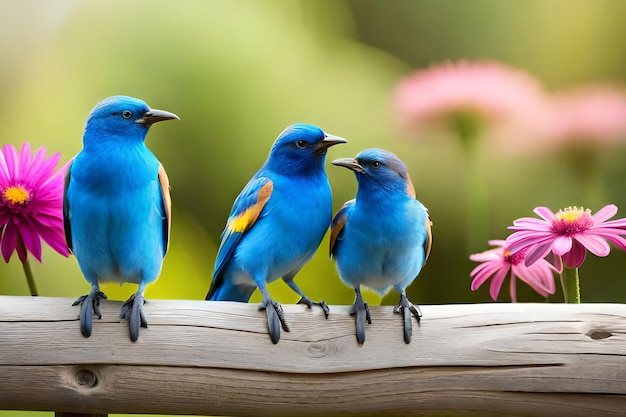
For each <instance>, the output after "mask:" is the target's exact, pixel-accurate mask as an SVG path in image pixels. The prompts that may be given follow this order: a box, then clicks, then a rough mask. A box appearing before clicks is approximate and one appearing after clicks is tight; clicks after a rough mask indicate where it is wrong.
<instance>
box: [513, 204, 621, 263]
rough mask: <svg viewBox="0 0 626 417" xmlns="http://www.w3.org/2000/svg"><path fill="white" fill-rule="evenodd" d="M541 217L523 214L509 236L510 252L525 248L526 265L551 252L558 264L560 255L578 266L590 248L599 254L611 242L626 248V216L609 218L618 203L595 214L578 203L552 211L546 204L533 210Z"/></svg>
mask: <svg viewBox="0 0 626 417" xmlns="http://www.w3.org/2000/svg"><path fill="white" fill-rule="evenodd" d="M534 212H535V213H537V214H538V215H539V216H540V217H541V218H542V219H543V220H542V219H536V218H532V217H524V218H521V219H518V220H515V221H514V222H513V226H510V227H509V229H510V230H515V233H513V234H512V235H511V236H509V237H508V238H507V240H506V241H507V244H508V246H509V248H510V251H511V253H513V254H514V253H517V252H521V251H524V252H525V253H526V261H525V263H526V265H532V264H533V263H534V262H536V261H538V260H540V259H542V258H544V257H545V256H546V255H548V254H549V253H550V252H552V253H554V255H556V256H555V262H556V265H555V267H556V268H557V269H558V270H559V272H560V271H561V269H562V264H561V259H562V261H563V263H565V266H567V267H568V268H578V267H579V266H580V265H581V264H582V263H583V261H584V260H585V257H586V255H587V251H589V252H591V253H593V254H594V255H596V256H607V255H608V254H609V252H610V250H611V248H610V247H609V243H608V242H607V241H611V242H613V243H615V244H616V245H617V246H618V247H620V248H621V249H622V250H626V239H624V237H623V236H626V219H618V220H612V221H607V220H609V219H610V218H611V217H613V216H615V214H616V213H617V206H615V205H613V204H610V205H608V206H606V207H604V208H602V209H601V210H600V211H598V212H597V213H596V214H594V215H591V211H590V210H584V209H583V208H578V207H567V208H565V209H563V210H559V211H558V212H556V213H553V212H552V210H550V209H549V208H547V207H537V208H535V210H534Z"/></svg>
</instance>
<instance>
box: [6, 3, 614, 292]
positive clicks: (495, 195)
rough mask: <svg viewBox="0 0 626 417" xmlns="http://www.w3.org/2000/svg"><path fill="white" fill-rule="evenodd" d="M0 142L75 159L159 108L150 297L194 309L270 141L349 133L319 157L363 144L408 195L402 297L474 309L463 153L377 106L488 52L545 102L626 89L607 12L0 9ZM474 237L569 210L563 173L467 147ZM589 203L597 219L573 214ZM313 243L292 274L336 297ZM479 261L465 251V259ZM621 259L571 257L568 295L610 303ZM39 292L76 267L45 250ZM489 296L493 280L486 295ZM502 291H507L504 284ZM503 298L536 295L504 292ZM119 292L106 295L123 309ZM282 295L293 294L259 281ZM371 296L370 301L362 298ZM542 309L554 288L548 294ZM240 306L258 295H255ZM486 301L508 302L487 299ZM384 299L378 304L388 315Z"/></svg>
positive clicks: (63, 283)
mask: <svg viewBox="0 0 626 417" xmlns="http://www.w3.org/2000/svg"><path fill="white" fill-rule="evenodd" d="M0 5H1V8H2V13H0V16H1V17H0V35H1V36H0V54H1V56H2V65H1V66H0V89H1V91H2V94H1V95H0V136H1V137H2V141H3V143H12V144H15V145H16V146H17V145H19V144H21V143H22V142H23V141H29V142H31V143H32V144H33V146H46V147H47V148H48V150H49V152H61V153H62V155H63V157H62V161H63V162H65V161H66V160H68V159H69V158H71V157H72V156H73V155H74V154H76V153H77V152H78V151H79V150H80V148H81V137H82V129H83V127H84V123H85V119H86V117H87V114H88V113H89V111H90V109H91V108H92V107H93V106H94V105H95V104H96V102H98V101H99V100H101V99H102V98H105V97H107V96H110V95H113V94H127V95H132V96H136V97H140V98H142V99H144V100H145V101H146V102H148V104H149V105H150V106H153V107H155V108H161V109H165V110H169V111H172V112H175V113H177V114H178V115H179V116H181V121H180V122H175V123H166V124H163V125H158V126H156V127H155V128H154V129H152V131H151V133H150V135H149V136H148V139H147V143H148V146H149V147H150V148H151V149H152V150H153V151H154V153H155V154H156V155H157V156H158V157H159V158H160V160H161V161H162V162H163V164H164V165H165V167H166V168H167V170H168V173H169V176H170V180H171V183H172V198H173V202H174V222H173V231H172V239H171V249H170V252H169V253H168V256H167V258H166V261H165V264H164V268H163V273H162V276H161V277H160V279H159V280H158V281H157V282H156V283H155V284H153V285H151V286H150V287H149V288H148V291H147V297H149V298H184V299H202V298H203V297H204V295H205V293H206V290H207V289H208V287H209V285H210V274H211V271H212V267H213V261H214V257H215V251H216V247H217V245H218V243H219V234H220V232H221V230H222V228H223V226H224V224H225V220H226V218H227V216H228V213H229V210H230V207H231V204H232V202H233V200H234V198H235V197H236V196H237V194H238V193H239V191H240V190H241V188H242V187H243V185H244V184H245V183H246V182H247V180H248V179H249V178H250V177H251V176H252V175H253V174H254V172H255V171H256V170H257V169H258V168H259V167H260V165H261V164H262V163H263V161H264V160H265V158H266V156H267V152H268V150H269V148H270V146H271V144H272V142H273V140H274V139H275V137H276V136H277V135H278V133H280V132H281V131H282V129H283V128H284V127H285V126H287V125H289V124H291V123H294V122H308V123H312V124H317V125H319V126H321V127H322V128H324V129H325V130H326V131H328V132H331V133H334V134H336V135H340V136H343V137H345V138H347V139H348V140H349V143H348V144H347V145H342V146H338V147H334V148H332V149H331V150H330V152H329V156H328V160H332V159H335V158H338V157H344V156H353V155H355V154H356V153H358V152H359V151H360V150H362V149H365V148H367V147H372V146H377V147H383V148H387V149H390V150H392V151H394V152H395V153H397V154H398V155H399V156H400V157H401V158H402V159H403V160H405V161H406V162H407V164H408V166H409V170H410V172H411V175H412V178H413V182H414V183H415V186H416V189H417V194H418V198H419V199H420V200H421V201H422V202H423V203H424V204H425V205H426V206H427V207H428V208H429V210H430V213H431V217H432V220H433V222H434V228H433V230H434V246H433V252H432V256H431V258H430V260H429V262H428V264H427V266H426V267H425V269H424V271H423V272H422V274H421V276H420V278H419V279H418V280H416V282H415V283H414V284H413V285H412V286H411V287H410V289H409V292H410V297H411V298H412V300H414V301H415V302H417V303H420V304H442V303H459V302H485V301H489V300H490V299H489V296H488V293H487V288H486V287H484V288H481V289H480V290H479V291H477V292H475V293H473V292H471V291H470V289H469V283H470V278H469V271H470V270H471V269H472V267H473V266H474V264H473V263H472V262H470V261H469V260H468V255H469V252H468V248H467V246H466V245H465V242H464V235H465V232H464V230H465V226H466V225H465V219H466V216H465V198H464V197H465V196H464V187H463V183H464V181H465V170H464V164H465V160H464V158H463V153H462V150H461V148H460V146H458V145H459V144H458V143H457V142H455V140H454V139H453V138H452V139H451V138H449V137H446V136H445V135H438V136H432V137H424V136H422V137H406V135H405V137H401V135H400V134H399V133H398V129H396V127H395V125H394V123H393V114H392V111H391V106H390V96H391V93H392V91H393V89H394V87H395V85H396V83H397V82H398V80H399V79H401V78H402V77H403V76H406V75H407V74H409V73H410V72H411V71H412V70H415V69H417V68H426V67H428V66H430V65H432V64H434V63H439V62H443V61H446V60H455V59H494V60H499V61H502V62H504V63H507V64H508V65H511V66H514V67H519V68H522V69H525V70H527V71H529V72H530V73H532V74H533V75H535V76H536V77H537V78H538V79H539V80H541V81H542V82H543V83H544V85H545V86H546V88H547V89H548V90H558V89H564V88H568V87H573V86H576V85H579V84H584V83H591V82H598V81H611V82H618V83H619V82H623V81H625V80H624V78H625V77H626V55H624V54H622V53H621V52H620V51H623V50H626V37H624V36H621V31H622V24H623V22H622V20H621V17H622V16H624V15H625V13H626V3H624V2H622V1H620V0H574V1H569V0H529V1H525V2H516V3H510V2H500V1H497V0H477V1H472V2H462V1H453V0H432V1H408V0H407V1H400V0H392V1H385V2H381V1H376V0H354V1H341V0H302V1H291V0H289V1H288V0H285V1H281V0H273V1H253V0H250V1H246V0H241V1H230V0H228V1H226V0H223V1H218V0H213V1H179V2H175V3H174V2H164V1H163V2H162V1H152V2H149V3H143V2H142V3H134V2H131V3H128V2H117V1H107V2H95V1H68V0H66V1H56V2H53V3H52V2H41V1H36V0H27V1H20V2H13V1H0ZM484 152H485V155H484V158H483V160H484V161H485V163H484V166H483V169H484V172H485V174H486V176H487V178H488V183H489V206H490V210H491V212H490V225H489V227H490V230H489V236H491V238H504V237H506V236H507V234H508V232H507V230H506V226H508V225H510V224H511V222H512V221H513V220H514V219H516V218H518V217H521V216H528V215H532V212H531V211H532V209H533V208H534V207H535V206H538V205H547V206H549V207H551V208H552V209H554V210H556V209H558V208H561V207H565V206H569V205H585V203H586V202H585V200H584V196H583V195H582V193H581V191H580V189H579V188H578V185H577V184H576V182H575V181H573V180H572V177H571V173H570V172H569V171H568V170H567V169H566V167H565V166H564V164H563V162H562V161H560V160H558V159H554V158H552V157H549V156H540V155H532V156H522V155H516V154H512V153H511V154H506V153H502V152H500V151H499V150H497V149H491V148H489V147H485V149H484ZM625 155H626V154H625V153H624V150H623V149H621V148H619V149H616V150H615V149H614V150H612V151H611V152H607V155H605V156H604V157H603V160H602V164H601V166H602V170H601V171H602V172H601V176H602V177H601V178H602V181H603V183H604V185H605V188H606V190H607V192H606V195H605V199H606V201H601V202H599V203H601V205H604V204H607V203H610V202H612V203H615V204H617V205H618V206H622V205H623V204H622V203H623V202H624V200H625V199H626V195H625V193H624V189H625V187H626V185H625V184H624V181H623V178H624V174H625V172H624V171H625V168H624V165H623V164H622V163H621V162H622V161H623V159H624V156H625ZM327 172H328V176H329V178H330V182H331V185H332V187H333V190H334V199H335V203H334V209H335V210H336V209H337V208H339V207H340V206H341V204H342V203H343V202H344V201H346V200H348V199H350V198H352V197H353V196H354V193H355V189H356V181H355V179H354V176H353V175H352V174H351V173H350V172H349V171H347V170H344V169H339V168H337V167H334V166H332V165H330V164H328V163H327ZM590 208H591V209H593V210H594V211H595V210H598V209H599V208H600V206H599V207H590ZM327 245H328V242H327V240H325V241H324V242H323V244H322V247H321V248H320V250H319V251H318V253H317V255H316V256H315V258H314V259H313V260H312V262H311V263H310V264H309V265H307V266H306V267H305V268H304V269H303V270H302V272H301V273H300V274H299V276H298V277H297V281H298V283H299V285H300V286H301V287H302V288H303V290H304V291H305V292H306V293H307V294H309V295H310V296H311V297H312V298H314V299H321V298H323V299H325V300H326V301H327V302H329V303H330V304H337V303H341V304H349V303H351V302H352V301H353V291H352V290H351V289H349V288H347V287H345V286H344V285H343V284H342V283H341V282H340V281H339V279H338V277H337V274H336V272H335V269H334V266H333V264H332V263H331V262H330V260H329V258H328V256H327V249H326V248H327ZM486 248H487V244H486V242H485V246H484V247H481V248H474V251H481V250H483V249H486ZM625 260H626V257H625V256H624V254H623V253H620V252H618V251H614V252H613V253H611V255H610V256H609V257H608V258H605V259H596V258H594V257H593V256H590V257H589V258H588V260H587V261H586V262H585V264H584V265H583V267H582V269H581V276H582V291H583V300H584V301H622V300H624V296H622V293H623V291H621V290H622V289H624V288H625V287H626V284H624V283H623V281H622V275H623V274H622V273H621V272H620V271H621V269H622V267H623V265H624V261H625ZM33 267H34V270H35V274H36V277H37V282H38V285H39V287H40V292H41V293H42V295H48V296H65V297H76V296H79V295H81V294H84V293H85V292H87V290H88V285H87V283H86V282H85V281H84V280H83V278H82V276H81V274H80V271H79V269H78V266H77V264H76V261H75V259H73V258H71V257H70V258H69V259H64V258H62V257H60V256H58V255H57V254H56V253H54V252H52V251H50V250H47V251H46V252H45V253H44V263H43V264H36V263H35V264H34V265H33ZM505 285H506V284H505ZM505 288H506V286H505ZM518 289H519V293H520V294H519V299H520V300H521V301H538V300H540V299H539V298H538V296H536V295H535V294H534V293H532V291H530V290H529V289H528V288H527V287H526V286H525V285H523V284H520V285H519V286H518ZM134 290H135V288H134V286H132V285H125V286H123V287H119V286H118V285H108V286H107V287H105V291H106V292H107V293H108V294H109V297H110V298H113V299H125V298H126V297H128V296H129V295H130V294H131V293H132V292H133V291H134ZM271 291H272V293H273V294H274V295H275V296H276V298H278V299H279V300H281V301H282V302H287V303H289V302H295V301H296V300H297V296H296V295H295V294H293V293H291V292H290V291H289V290H288V289H287V288H286V286H285V285H284V284H282V282H277V283H276V284H274V285H273V286H272V289H271ZM27 292H28V289H27V286H26V283H25V280H24V279H23V276H22V271H21V265H20V264H19V262H18V261H17V259H16V257H15V256H14V259H12V261H11V262H10V263H9V265H8V266H7V265H5V266H3V267H2V268H0V293H2V294H16V295H19V294H27ZM367 298H368V299H369V301H370V302H372V303H378V302H379V301H381V300H380V297H378V296H376V295H375V294H373V293H368V294H367ZM552 298H553V300H552V301H559V300H560V295H559V292H558V291H557V294H556V295H555V296H553V297H552ZM255 300H258V295H257V297H256V298H255ZM500 300H502V301H508V291H506V290H504V291H503V292H502V294H501V296H500ZM396 301H397V294H395V293H392V294H389V295H388V296H387V297H385V298H384V299H383V300H382V302H383V303H386V304H391V303H395V302H396Z"/></svg>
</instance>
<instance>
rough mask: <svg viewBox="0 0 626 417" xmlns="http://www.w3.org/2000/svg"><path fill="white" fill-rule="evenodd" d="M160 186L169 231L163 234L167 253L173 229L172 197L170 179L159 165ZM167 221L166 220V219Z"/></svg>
mask: <svg viewBox="0 0 626 417" xmlns="http://www.w3.org/2000/svg"><path fill="white" fill-rule="evenodd" d="M158 177H159V184H161V195H162V196H163V202H164V203H165V216H166V217H167V231H166V232H164V233H163V236H164V238H165V239H166V240H165V251H167V248H168V247H169V244H170V229H171V228H172V197H171V196H170V179H169V178H168V177H167V173H166V172H165V168H163V165H161V164H159V176H158ZM164 220H165V219H164Z"/></svg>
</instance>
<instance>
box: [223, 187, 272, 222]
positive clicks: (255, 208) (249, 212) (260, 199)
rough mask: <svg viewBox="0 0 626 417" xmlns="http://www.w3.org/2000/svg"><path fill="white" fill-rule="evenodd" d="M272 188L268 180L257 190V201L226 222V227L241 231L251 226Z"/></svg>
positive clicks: (268, 197)
mask: <svg viewBox="0 0 626 417" xmlns="http://www.w3.org/2000/svg"><path fill="white" fill-rule="evenodd" d="M273 190H274V184H273V183H272V182H271V181H268V182H267V183H266V184H265V185H264V186H263V187H261V189H260V190H259V193H258V194H257V202H256V203H254V204H253V205H251V206H250V207H248V208H247V209H245V210H244V211H243V212H242V213H241V214H239V215H238V216H237V217H235V218H233V219H232V220H231V221H230V222H228V229H229V230H230V231H231V232H232V233H243V232H245V231H246V230H248V229H249V228H250V227H252V225H253V224H254V222H256V219H258V218H259V215H260V214H261V211H262V210H263V207H265V204H266V203H267V201H268V200H269V199H270V196H271V195H272V191H273Z"/></svg>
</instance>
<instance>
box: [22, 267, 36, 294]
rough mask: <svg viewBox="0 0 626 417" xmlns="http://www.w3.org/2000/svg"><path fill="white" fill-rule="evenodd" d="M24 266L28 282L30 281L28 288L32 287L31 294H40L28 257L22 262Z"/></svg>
mask: <svg viewBox="0 0 626 417" xmlns="http://www.w3.org/2000/svg"><path fill="white" fill-rule="evenodd" d="M22 267H23V268H24V275H26V282H28V288H29V289H30V295H32V296H38V295H39V291H37V285H36V284H35V276H34V275H33V270H32V268H31V267H30V262H28V258H26V261H24V263H23V264H22Z"/></svg>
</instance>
